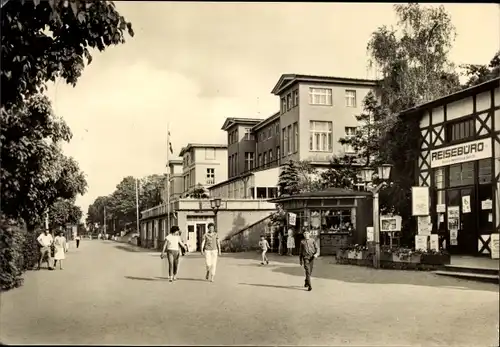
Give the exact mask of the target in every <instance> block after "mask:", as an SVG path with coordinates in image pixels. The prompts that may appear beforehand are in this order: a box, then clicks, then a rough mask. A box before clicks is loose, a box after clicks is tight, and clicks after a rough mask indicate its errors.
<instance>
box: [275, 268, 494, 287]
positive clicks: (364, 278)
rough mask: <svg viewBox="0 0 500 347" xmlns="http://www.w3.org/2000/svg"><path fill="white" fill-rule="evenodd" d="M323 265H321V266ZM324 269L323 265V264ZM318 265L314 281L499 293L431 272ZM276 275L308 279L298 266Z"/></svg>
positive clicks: (472, 283) (483, 285)
mask: <svg viewBox="0 0 500 347" xmlns="http://www.w3.org/2000/svg"><path fill="white" fill-rule="evenodd" d="M318 265H319V264H318ZM320 266H321V265H320ZM320 266H316V267H315V268H314V272H313V278H322V279H329V280H336V281H342V282H347V283H366V284H408V285H415V286H424V287H453V288H455V289H463V290H483V291H492V292H498V290H499V289H498V285H496V284H490V283H478V282H472V281H467V280H460V279H456V278H448V277H441V276H438V275H435V274H433V273H431V272H418V271H400V270H383V269H379V270H375V269H372V268H365V267H361V266H355V265H333V264H328V265H326V264H325V265H323V266H321V267H320ZM272 271H273V272H280V273H284V274H287V275H292V276H299V277H304V269H303V268H302V267H301V266H297V267H290V266H287V267H284V266H282V267H274V268H273V269H272Z"/></svg>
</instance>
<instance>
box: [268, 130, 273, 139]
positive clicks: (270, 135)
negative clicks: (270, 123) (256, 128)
mask: <svg viewBox="0 0 500 347" xmlns="http://www.w3.org/2000/svg"><path fill="white" fill-rule="evenodd" d="M267 132H268V134H267V138H268V139H270V138H271V137H273V128H269V129H267Z"/></svg>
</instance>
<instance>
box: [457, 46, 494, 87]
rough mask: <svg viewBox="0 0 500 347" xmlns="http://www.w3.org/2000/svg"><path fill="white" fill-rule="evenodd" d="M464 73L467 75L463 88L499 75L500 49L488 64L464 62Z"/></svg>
mask: <svg viewBox="0 0 500 347" xmlns="http://www.w3.org/2000/svg"><path fill="white" fill-rule="evenodd" d="M462 67H463V68H465V75H466V76H467V77H468V80H467V82H466V83H465V85H464V88H469V87H472V86H475V85H478V84H481V83H484V82H486V81H489V80H491V79H494V78H497V77H499V76H500V51H498V52H496V54H495V55H494V56H493V58H492V59H491V61H490V63H489V64H488V65H478V64H466V65H462Z"/></svg>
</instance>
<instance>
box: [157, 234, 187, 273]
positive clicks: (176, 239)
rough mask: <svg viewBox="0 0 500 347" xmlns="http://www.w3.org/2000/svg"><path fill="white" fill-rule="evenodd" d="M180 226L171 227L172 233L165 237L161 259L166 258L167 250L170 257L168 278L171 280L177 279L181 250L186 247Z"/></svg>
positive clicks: (168, 257)
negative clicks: (180, 233)
mask: <svg viewBox="0 0 500 347" xmlns="http://www.w3.org/2000/svg"><path fill="white" fill-rule="evenodd" d="M179 230H180V229H179V227H178V226H177V225H173V226H172V227H171V228H170V234H169V235H167V237H166V238H165V243H164V244H163V249H162V251H161V256H160V257H161V259H163V258H165V250H166V251H167V259H168V279H169V281H170V282H172V281H175V280H177V270H178V269H179V255H180V254H179V250H180V248H182V249H184V250H185V249H186V246H185V245H184V243H183V242H182V240H181V237H180V235H179V233H178V232H179Z"/></svg>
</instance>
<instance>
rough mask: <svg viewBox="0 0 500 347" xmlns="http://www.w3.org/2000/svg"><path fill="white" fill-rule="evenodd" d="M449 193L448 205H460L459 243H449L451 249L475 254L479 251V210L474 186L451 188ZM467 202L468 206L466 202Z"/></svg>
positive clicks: (456, 251) (455, 251) (459, 252)
mask: <svg viewBox="0 0 500 347" xmlns="http://www.w3.org/2000/svg"><path fill="white" fill-rule="evenodd" d="M447 195H448V199H447V200H448V201H447V203H448V204H447V206H460V224H459V231H458V236H457V245H451V243H448V244H449V245H450V250H451V251H452V252H453V253H456V254H469V255H474V254H476V253H477V242H478V238H477V223H476V221H477V213H478V212H479V211H478V207H477V200H476V195H475V192H474V187H467V188H457V189H450V190H448V194H447ZM467 202H468V207H467V206H466V205H465V204H464V203H467ZM448 232H449V231H448ZM448 235H449V234H448ZM448 238H449V236H448Z"/></svg>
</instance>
